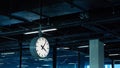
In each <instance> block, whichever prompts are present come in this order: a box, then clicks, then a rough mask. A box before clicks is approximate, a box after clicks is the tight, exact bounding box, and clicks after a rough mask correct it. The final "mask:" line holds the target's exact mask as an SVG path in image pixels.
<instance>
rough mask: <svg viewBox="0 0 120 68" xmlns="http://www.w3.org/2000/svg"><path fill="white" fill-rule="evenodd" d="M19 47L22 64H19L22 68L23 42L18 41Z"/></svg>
mask: <svg viewBox="0 0 120 68" xmlns="http://www.w3.org/2000/svg"><path fill="white" fill-rule="evenodd" d="M18 43H19V47H20V62H19V68H22V42H20V41H18Z"/></svg>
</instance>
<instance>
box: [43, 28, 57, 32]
mask: <svg viewBox="0 0 120 68" xmlns="http://www.w3.org/2000/svg"><path fill="white" fill-rule="evenodd" d="M56 30H57V29H56V28H52V29H46V30H42V33H44V32H49V31H56Z"/></svg>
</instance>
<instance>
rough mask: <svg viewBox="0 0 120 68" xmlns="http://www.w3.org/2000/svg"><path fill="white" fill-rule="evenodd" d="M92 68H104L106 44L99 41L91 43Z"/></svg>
mask: <svg viewBox="0 0 120 68" xmlns="http://www.w3.org/2000/svg"><path fill="white" fill-rule="evenodd" d="M89 53H90V68H104V43H102V42H100V41H99V39H93V40H90V41H89Z"/></svg>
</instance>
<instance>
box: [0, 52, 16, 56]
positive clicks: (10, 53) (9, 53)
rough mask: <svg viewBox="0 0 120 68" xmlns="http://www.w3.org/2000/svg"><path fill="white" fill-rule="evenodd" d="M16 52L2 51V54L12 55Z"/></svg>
mask: <svg viewBox="0 0 120 68" xmlns="http://www.w3.org/2000/svg"><path fill="white" fill-rule="evenodd" d="M12 54H15V52H6V53H1V55H12Z"/></svg>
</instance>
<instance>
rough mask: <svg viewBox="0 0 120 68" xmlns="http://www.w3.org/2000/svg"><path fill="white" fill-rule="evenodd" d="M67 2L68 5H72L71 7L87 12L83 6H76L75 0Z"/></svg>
mask: <svg viewBox="0 0 120 68" xmlns="http://www.w3.org/2000/svg"><path fill="white" fill-rule="evenodd" d="M65 2H66V3H68V4H70V5H71V6H73V7H76V8H78V9H80V10H82V11H86V9H84V8H83V7H81V6H79V5H76V4H75V3H74V0H65Z"/></svg>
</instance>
